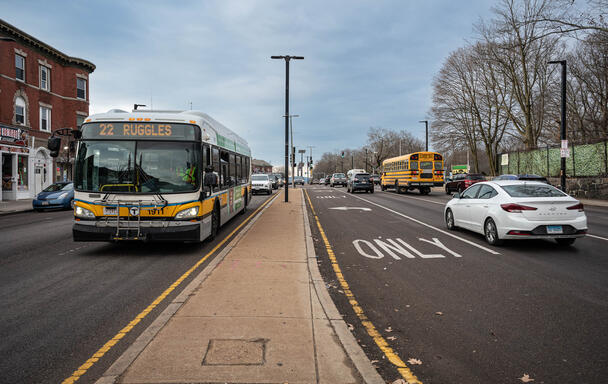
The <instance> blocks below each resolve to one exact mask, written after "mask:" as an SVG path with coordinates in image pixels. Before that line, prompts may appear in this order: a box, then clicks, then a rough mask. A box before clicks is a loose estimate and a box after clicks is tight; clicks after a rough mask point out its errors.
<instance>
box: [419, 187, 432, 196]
mask: <svg viewBox="0 0 608 384" xmlns="http://www.w3.org/2000/svg"><path fill="white" fill-rule="evenodd" d="M429 193H431V188H429V187H422V188H420V194H421V195H428V194H429Z"/></svg>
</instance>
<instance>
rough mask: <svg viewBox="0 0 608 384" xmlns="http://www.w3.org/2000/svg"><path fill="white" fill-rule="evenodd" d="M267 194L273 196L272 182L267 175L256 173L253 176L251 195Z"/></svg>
mask: <svg viewBox="0 0 608 384" xmlns="http://www.w3.org/2000/svg"><path fill="white" fill-rule="evenodd" d="M262 192H264V193H266V194H267V195H271V194H272V181H271V180H270V177H269V176H268V175H267V174H264V173H256V174H253V175H251V193H252V194H254V195H255V194H256V193H262Z"/></svg>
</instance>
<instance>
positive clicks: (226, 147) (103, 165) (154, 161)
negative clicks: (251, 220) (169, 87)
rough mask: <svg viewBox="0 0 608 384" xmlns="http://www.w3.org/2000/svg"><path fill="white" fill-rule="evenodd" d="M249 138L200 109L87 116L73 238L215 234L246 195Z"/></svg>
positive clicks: (80, 141) (78, 168)
mask: <svg viewBox="0 0 608 384" xmlns="http://www.w3.org/2000/svg"><path fill="white" fill-rule="evenodd" d="M250 176H251V151H250V148H249V146H248V145H247V142H246V141H245V140H244V139H242V138H241V137H239V136H238V135H237V134H236V133H234V132H233V131H231V130H230V129H228V128H226V127H225V126H223V125H222V124H220V123H219V122H217V121H216V120H214V119H213V118H211V117H210V116H209V115H207V114H205V113H202V112H198V111H191V110H190V111H152V110H133V111H132V112H130V113H129V112H126V111H122V110H117V109H113V110H110V111H109V112H107V113H102V114H95V115H91V116H89V117H88V118H86V119H85V121H84V124H83V125H82V127H81V129H80V131H79V132H78V147H77V152H76V157H75V160H74V190H75V192H74V220H75V221H74V225H73V229H72V233H73V238H74V241H121V240H143V241H160V240H167V241H188V242H200V241H203V240H205V239H206V238H208V237H211V238H213V237H215V235H216V234H217V232H218V229H219V227H220V226H222V225H223V224H225V223H226V222H227V221H229V220H230V219H231V218H232V217H234V216H235V215H236V214H238V213H240V212H244V211H245V208H246V207H247V205H248V203H249V201H250V199H251V184H250Z"/></svg>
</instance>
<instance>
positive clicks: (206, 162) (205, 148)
mask: <svg viewBox="0 0 608 384" xmlns="http://www.w3.org/2000/svg"><path fill="white" fill-rule="evenodd" d="M209 165H211V153H210V151H209V146H208V145H207V144H205V145H203V167H202V168H203V171H204V170H206V169H207V167H208V166H209Z"/></svg>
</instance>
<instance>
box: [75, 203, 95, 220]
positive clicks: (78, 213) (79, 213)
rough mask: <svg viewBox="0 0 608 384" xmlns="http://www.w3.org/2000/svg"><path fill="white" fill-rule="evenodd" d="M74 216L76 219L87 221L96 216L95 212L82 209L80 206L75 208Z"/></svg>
mask: <svg viewBox="0 0 608 384" xmlns="http://www.w3.org/2000/svg"><path fill="white" fill-rule="evenodd" d="M74 215H75V216H76V217H82V218H85V219H92V218H94V217H95V214H94V213H93V212H91V211H89V210H88V209H86V208H83V207H81V206H79V205H77V206H76V207H75V208H74Z"/></svg>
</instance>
